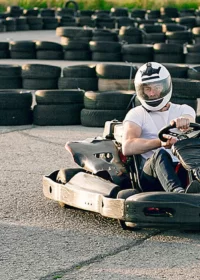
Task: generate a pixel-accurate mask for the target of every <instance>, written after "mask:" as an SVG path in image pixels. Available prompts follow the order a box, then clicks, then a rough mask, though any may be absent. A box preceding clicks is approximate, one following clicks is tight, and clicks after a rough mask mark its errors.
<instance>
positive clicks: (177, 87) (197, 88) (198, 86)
mask: <svg viewBox="0 0 200 280" xmlns="http://www.w3.org/2000/svg"><path fill="white" fill-rule="evenodd" d="M172 84H173V95H174V96H176V97H181V98H187V99H193V98H199V97H200V83H199V81H197V80H190V79H179V78H172Z"/></svg>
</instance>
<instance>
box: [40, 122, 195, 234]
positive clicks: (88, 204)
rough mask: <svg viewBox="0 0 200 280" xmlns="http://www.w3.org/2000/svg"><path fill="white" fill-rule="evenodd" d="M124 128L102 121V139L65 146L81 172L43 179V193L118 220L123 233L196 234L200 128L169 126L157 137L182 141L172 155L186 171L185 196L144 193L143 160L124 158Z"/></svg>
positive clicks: (58, 172) (62, 171)
mask: <svg viewBox="0 0 200 280" xmlns="http://www.w3.org/2000/svg"><path fill="white" fill-rule="evenodd" d="M122 129H123V128H122V124H121V123H120V122H118V121H115V120H114V121H111V122H107V123H106V126H105V128H104V133H103V136H102V137H95V138H92V139H85V140H83V141H76V142H68V143H66V146H65V148H66V149H67V150H68V151H69V152H70V153H71V155H72V156H73V159H74V161H75V163H77V164H78V166H79V168H69V169H60V170H56V171H54V172H53V173H51V174H50V175H48V176H43V193H44V195H45V196H46V197H47V198H49V199H52V200H55V201H57V202H59V204H60V205H63V206H64V205H65V206H71V207H75V208H79V209H83V210H88V211H93V212H97V213H99V214H101V215H102V216H105V217H109V218H114V219H117V220H118V221H119V222H120V224H121V226H122V228H123V229H131V230H134V229H137V228H147V227H151V228H153V227H157V228H182V229H187V230H193V229H195V230H200V191H199V190H200V183H199V182H200V153H199V150H200V139H199V135H200V124H197V123H191V125H190V129H189V130H188V131H187V132H181V133H180V131H179V133H178V132H177V131H176V129H174V126H170V125H169V126H167V127H165V128H163V129H162V130H161V131H160V132H159V135H158V136H159V138H160V139H161V140H162V141H166V139H165V138H163V134H170V135H173V136H176V137H177V138H178V140H180V141H177V142H176V143H175V144H174V145H173V146H172V152H173V154H174V155H175V156H177V157H178V159H179V160H180V164H179V165H180V166H182V167H183V168H184V169H185V170H186V173H187V182H186V193H181V194H179V193H173V192H171V193H168V192H164V191H160V192H144V191H143V189H142V187H141V185H140V168H139V163H140V158H141V156H131V157H125V156H123V154H122V152H121V139H122ZM191 183H192V184H191ZM191 185H193V190H192V191H190V186H191ZM188 186H189V187H188Z"/></svg>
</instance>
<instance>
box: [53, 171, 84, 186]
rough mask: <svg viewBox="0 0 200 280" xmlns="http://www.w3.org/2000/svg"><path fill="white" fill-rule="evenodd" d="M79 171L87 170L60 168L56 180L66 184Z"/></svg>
mask: <svg viewBox="0 0 200 280" xmlns="http://www.w3.org/2000/svg"><path fill="white" fill-rule="evenodd" d="M79 172H86V171H85V170H84V169H82V168H68V169H64V168H63V169H60V170H59V172H58V174H57V176H56V182H57V183H59V184H63V185H65V184H66V183H68V182H69V181H70V180H71V178H72V177H74V176H75V175H76V174H77V173H79Z"/></svg>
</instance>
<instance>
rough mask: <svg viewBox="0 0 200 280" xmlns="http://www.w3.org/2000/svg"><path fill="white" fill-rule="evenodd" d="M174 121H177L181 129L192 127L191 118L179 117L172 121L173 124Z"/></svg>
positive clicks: (185, 129)
mask: <svg viewBox="0 0 200 280" xmlns="http://www.w3.org/2000/svg"><path fill="white" fill-rule="evenodd" d="M174 123H176V128H178V129H179V130H181V131H187V130H188V128H189V127H190V120H189V119H188V118H186V117H179V118H177V119H174V120H172V121H171V122H170V124H171V125H173V124H174Z"/></svg>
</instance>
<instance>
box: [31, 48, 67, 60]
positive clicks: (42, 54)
mask: <svg viewBox="0 0 200 280" xmlns="http://www.w3.org/2000/svg"><path fill="white" fill-rule="evenodd" d="M63 57H64V55H63V51H54V50H38V51H36V58H37V59H44V60H63Z"/></svg>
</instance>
